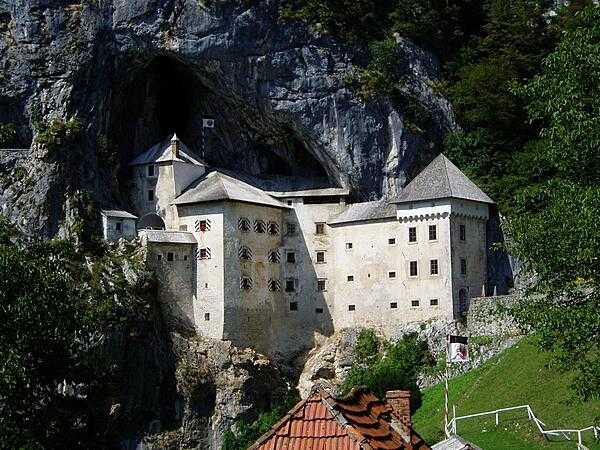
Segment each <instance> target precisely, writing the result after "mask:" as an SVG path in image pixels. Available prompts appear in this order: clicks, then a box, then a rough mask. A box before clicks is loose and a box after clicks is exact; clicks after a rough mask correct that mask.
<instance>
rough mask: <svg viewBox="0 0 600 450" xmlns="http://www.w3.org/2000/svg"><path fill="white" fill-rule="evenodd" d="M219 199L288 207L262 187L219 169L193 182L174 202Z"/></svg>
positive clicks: (176, 203) (183, 202)
mask: <svg viewBox="0 0 600 450" xmlns="http://www.w3.org/2000/svg"><path fill="white" fill-rule="evenodd" d="M218 200H235V201H239V202H246V203H255V204H259V205H266V206H273V207H275V208H285V209H287V208H288V207H287V206H286V205H284V204H283V203H281V202H280V201H279V200H277V199H275V198H273V197H271V196H270V195H269V194H267V193H266V192H264V191H262V190H261V189H258V188H256V187H254V186H251V185H249V184H248V183H244V182H243V181H241V180H238V179H236V178H233V177H230V176H229V175H225V174H224V173H222V172H219V171H213V172H211V173H209V174H208V175H207V176H206V177H204V178H202V179H201V180H199V181H198V182H195V183H193V184H192V186H190V187H189V188H188V189H187V190H186V191H185V192H184V193H183V194H181V195H180V196H179V197H177V198H176V199H175V201H174V202H173V203H174V204H175V205H184V204H190V203H203V202H211V201H218Z"/></svg>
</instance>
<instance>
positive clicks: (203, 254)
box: [198, 247, 210, 259]
mask: <svg viewBox="0 0 600 450" xmlns="http://www.w3.org/2000/svg"><path fill="white" fill-rule="evenodd" d="M198 259H210V248H208V247H206V248H201V249H199V250H198Z"/></svg>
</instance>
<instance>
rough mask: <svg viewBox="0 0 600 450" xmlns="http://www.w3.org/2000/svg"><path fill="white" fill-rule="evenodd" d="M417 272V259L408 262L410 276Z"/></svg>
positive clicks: (414, 275) (415, 274)
mask: <svg viewBox="0 0 600 450" xmlns="http://www.w3.org/2000/svg"><path fill="white" fill-rule="evenodd" d="M418 274H419V269H418V265H417V261H411V262H410V276H411V277H416V276H417V275H418Z"/></svg>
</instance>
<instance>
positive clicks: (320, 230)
mask: <svg viewBox="0 0 600 450" xmlns="http://www.w3.org/2000/svg"><path fill="white" fill-rule="evenodd" d="M325 225H326V223H325V222H315V235H316V236H324V235H326V234H327V233H326V231H325Z"/></svg>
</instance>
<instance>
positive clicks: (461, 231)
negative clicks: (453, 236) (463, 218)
mask: <svg viewBox="0 0 600 450" xmlns="http://www.w3.org/2000/svg"><path fill="white" fill-rule="evenodd" d="M458 235H459V239H460V240H461V241H465V240H466V239H467V228H466V227H465V226H464V225H462V224H461V225H459V226H458Z"/></svg>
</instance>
